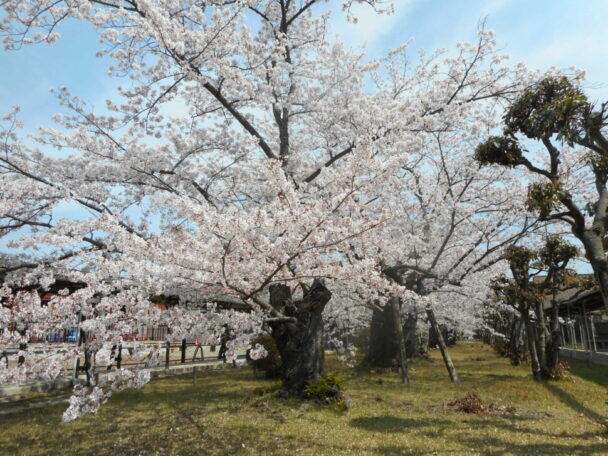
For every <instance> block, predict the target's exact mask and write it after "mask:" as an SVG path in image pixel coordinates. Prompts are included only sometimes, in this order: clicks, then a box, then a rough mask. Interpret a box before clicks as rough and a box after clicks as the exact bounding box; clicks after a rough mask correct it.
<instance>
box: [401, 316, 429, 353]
mask: <svg viewBox="0 0 608 456" xmlns="http://www.w3.org/2000/svg"><path fill="white" fill-rule="evenodd" d="M417 326H418V315H417V314H416V312H409V313H408V314H407V315H406V317H405V324H404V325H403V337H404V339H405V340H404V343H405V354H406V356H407V357H408V358H414V357H416V356H425V354H426V350H424V351H422V350H421V347H420V343H419V341H418V334H417V332H416V328H417Z"/></svg>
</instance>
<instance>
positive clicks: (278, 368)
mask: <svg viewBox="0 0 608 456" xmlns="http://www.w3.org/2000/svg"><path fill="white" fill-rule="evenodd" d="M256 344H260V345H262V346H263V347H264V348H265V349H266V351H267V352H268V354H267V355H266V356H265V357H264V358H260V359H255V360H252V361H251V365H252V366H253V369H254V370H260V371H263V372H264V376H265V377H266V378H280V377H281V375H282V373H283V365H282V363H281V355H280V354H279V349H278V348H277V344H276V343H275V342H274V339H273V338H272V336H271V335H270V334H263V335H261V336H258V337H256V338H255V339H254V340H252V341H251V346H252V347H255V345H256Z"/></svg>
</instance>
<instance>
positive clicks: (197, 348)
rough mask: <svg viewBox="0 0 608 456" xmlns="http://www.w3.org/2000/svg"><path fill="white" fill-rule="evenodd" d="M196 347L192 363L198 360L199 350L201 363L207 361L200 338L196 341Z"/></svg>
mask: <svg viewBox="0 0 608 456" xmlns="http://www.w3.org/2000/svg"><path fill="white" fill-rule="evenodd" d="M194 345H195V346H196V349H195V350H194V355H192V361H194V360H195V359H196V354H197V353H198V351H199V350H200V351H201V361H205V354H204V352H203V345H202V344H201V340H200V339H199V338H198V337H197V338H196V340H195V341H194Z"/></svg>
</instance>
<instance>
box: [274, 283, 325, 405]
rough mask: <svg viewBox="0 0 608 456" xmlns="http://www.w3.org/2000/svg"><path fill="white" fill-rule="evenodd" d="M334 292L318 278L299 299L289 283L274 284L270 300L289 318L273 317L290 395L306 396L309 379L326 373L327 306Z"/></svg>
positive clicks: (276, 339)
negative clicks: (324, 314) (324, 355)
mask: <svg viewBox="0 0 608 456" xmlns="http://www.w3.org/2000/svg"><path fill="white" fill-rule="evenodd" d="M330 299H331V292H330V291H329V290H328V289H327V288H326V287H325V285H324V284H323V282H322V281H320V280H315V281H314V282H313V284H312V286H311V287H310V288H309V289H307V290H306V292H305V293H304V296H303V298H302V299H301V300H299V301H294V300H293V297H292V292H291V288H290V287H288V286H287V285H282V284H275V285H271V286H270V304H271V305H272V306H273V307H274V308H275V309H277V310H278V311H279V312H281V313H282V314H283V315H285V316H286V317H288V319H284V320H280V321H271V322H270V327H271V329H272V332H271V334H272V337H273V338H274V341H275V343H276V344H277V348H278V350H279V353H280V355H281V361H282V364H283V387H284V389H285V392H286V393H287V394H288V395H290V396H303V394H304V389H305V388H306V385H307V384H308V382H309V381H316V380H319V378H320V377H321V375H322V374H323V309H325V305H326V304H327V303H328V302H329V300H330Z"/></svg>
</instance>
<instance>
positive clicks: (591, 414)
mask: <svg viewBox="0 0 608 456" xmlns="http://www.w3.org/2000/svg"><path fill="white" fill-rule="evenodd" d="M543 385H544V387H545V388H547V389H548V390H549V391H550V392H551V393H553V394H554V395H555V396H557V398H558V399H559V400H560V401H561V402H563V403H564V404H566V405H567V406H568V407H570V408H571V409H572V410H574V411H575V412H578V413H579V414H583V415H585V416H586V417H587V418H589V419H590V420H593V421H595V422H604V421H605V420H606V417H605V416H602V415H600V414H599V413H597V412H596V411H595V410H591V409H590V408H589V407H587V406H585V405H584V404H582V403H580V402H579V401H577V400H576V399H575V398H574V396H572V395H571V394H568V393H567V392H565V391H564V390H563V389H561V388H558V387H557V386H555V385H554V384H553V383H551V382H544V383H543ZM606 451H607V453H608V449H607V450H606Z"/></svg>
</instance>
